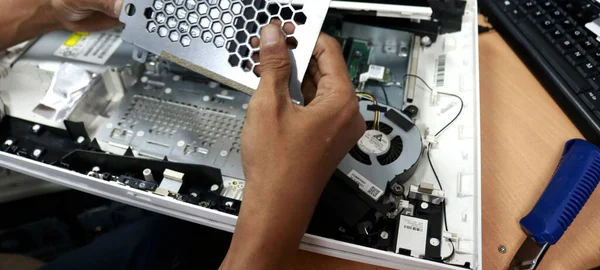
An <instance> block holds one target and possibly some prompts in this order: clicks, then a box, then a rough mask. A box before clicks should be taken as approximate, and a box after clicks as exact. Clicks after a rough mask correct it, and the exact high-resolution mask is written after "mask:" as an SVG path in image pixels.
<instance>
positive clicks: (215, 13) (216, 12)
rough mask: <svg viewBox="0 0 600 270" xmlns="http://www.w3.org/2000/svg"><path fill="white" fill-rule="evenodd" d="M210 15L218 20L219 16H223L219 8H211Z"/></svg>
mask: <svg viewBox="0 0 600 270" xmlns="http://www.w3.org/2000/svg"><path fill="white" fill-rule="evenodd" d="M208 16H210V18H212V19H213V20H216V19H218V18H219V16H221V11H219V9H218V8H211V9H210V12H209V13H208Z"/></svg>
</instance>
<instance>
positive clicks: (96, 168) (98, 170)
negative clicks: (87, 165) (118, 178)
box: [92, 166, 100, 173]
mask: <svg viewBox="0 0 600 270" xmlns="http://www.w3.org/2000/svg"><path fill="white" fill-rule="evenodd" d="M92 172H95V173H97V172H100V167H98V166H94V168H92Z"/></svg>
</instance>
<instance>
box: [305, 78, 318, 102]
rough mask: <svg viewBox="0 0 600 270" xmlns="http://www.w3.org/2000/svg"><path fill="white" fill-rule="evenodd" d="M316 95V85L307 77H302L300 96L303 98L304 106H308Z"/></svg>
mask: <svg viewBox="0 0 600 270" xmlns="http://www.w3.org/2000/svg"><path fill="white" fill-rule="evenodd" d="M316 95H317V85H316V84H315V82H314V81H313V80H312V79H311V78H310V77H309V76H308V75H307V76H305V77H304V81H302V96H304V104H306V105H308V104H310V103H311V102H312V101H313V100H314V99H315V96H316Z"/></svg>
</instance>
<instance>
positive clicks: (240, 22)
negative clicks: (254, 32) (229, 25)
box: [233, 17, 246, 30]
mask: <svg viewBox="0 0 600 270" xmlns="http://www.w3.org/2000/svg"><path fill="white" fill-rule="evenodd" d="M245 23H246V21H245V20H244V18H242V17H237V18H235V20H234V21H233V27H235V29H237V30H242V29H244V24H245Z"/></svg>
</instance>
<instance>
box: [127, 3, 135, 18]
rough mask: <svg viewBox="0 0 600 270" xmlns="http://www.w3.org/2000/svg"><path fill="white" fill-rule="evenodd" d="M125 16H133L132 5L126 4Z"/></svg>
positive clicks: (133, 9) (133, 7)
mask: <svg viewBox="0 0 600 270" xmlns="http://www.w3.org/2000/svg"><path fill="white" fill-rule="evenodd" d="M125 14H127V16H133V15H135V6H134V5H133V4H127V5H126V6H125Z"/></svg>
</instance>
